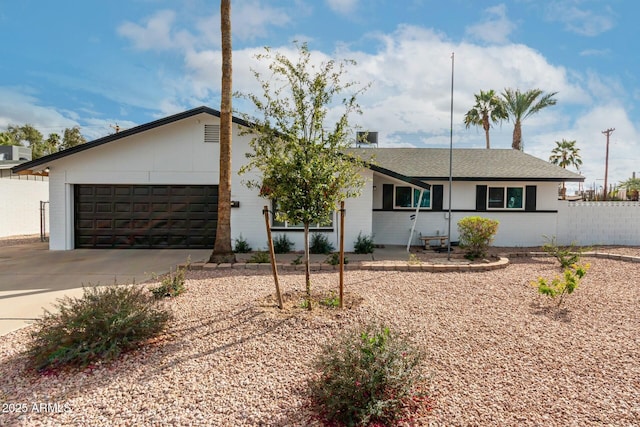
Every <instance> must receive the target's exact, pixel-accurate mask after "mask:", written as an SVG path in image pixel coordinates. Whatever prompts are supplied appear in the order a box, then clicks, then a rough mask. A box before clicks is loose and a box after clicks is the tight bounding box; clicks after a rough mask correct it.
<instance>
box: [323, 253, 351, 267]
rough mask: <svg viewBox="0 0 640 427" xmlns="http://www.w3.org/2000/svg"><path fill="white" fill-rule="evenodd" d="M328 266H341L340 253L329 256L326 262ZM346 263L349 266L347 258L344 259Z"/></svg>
mask: <svg viewBox="0 0 640 427" xmlns="http://www.w3.org/2000/svg"><path fill="white" fill-rule="evenodd" d="M325 262H326V263H327V264H330V265H339V264H340V253H339V252H334V253H332V254H331V255H329V256H328V257H327V259H326V261H325ZM344 263H345V264H349V260H348V259H347V257H344Z"/></svg>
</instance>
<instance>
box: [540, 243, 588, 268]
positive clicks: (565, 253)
mask: <svg viewBox="0 0 640 427" xmlns="http://www.w3.org/2000/svg"><path fill="white" fill-rule="evenodd" d="M545 238H546V239H547V243H545V244H544V245H542V250H543V251H545V252H546V253H547V254H549V255H551V256H553V257H555V258H556V259H557V260H558V262H559V263H560V268H562V269H567V268H569V267H571V266H572V265H574V264H577V263H579V262H580V258H581V257H582V253H583V252H584V251H585V249H582V248H580V247H578V246H576V245H575V243H571V244H570V245H568V246H558V244H557V243H556V237H555V236H553V237H551V238H548V237H545Z"/></svg>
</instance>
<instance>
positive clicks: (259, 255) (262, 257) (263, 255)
mask: <svg viewBox="0 0 640 427" xmlns="http://www.w3.org/2000/svg"><path fill="white" fill-rule="evenodd" d="M247 262H251V263H256V264H266V263H268V262H271V257H270V256H269V253H268V252H265V251H258V252H255V253H254V254H253V255H251V258H249V259H248V260H247Z"/></svg>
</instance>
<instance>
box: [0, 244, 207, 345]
mask: <svg viewBox="0 0 640 427" xmlns="http://www.w3.org/2000/svg"><path fill="white" fill-rule="evenodd" d="M209 255H211V249H162V250H145V249H135V250H133V249H130V250H123V249H106V250H105V249H99V250H96V249H76V250H73V251H49V249H48V243H47V242H38V243H26V244H18V245H10V246H2V247H0V335H4V334H6V333H8V332H11V331H13V330H16V329H18V328H21V327H23V326H25V325H27V324H29V323H31V322H33V320H34V319H36V318H38V317H40V316H41V315H42V313H43V310H44V309H45V308H46V309H51V308H52V307H53V303H55V302H56V300H57V299H58V298H61V297H62V296H64V295H69V296H79V295H82V286H83V285H96V284H100V285H107V284H113V283H114V281H117V283H119V284H125V283H133V282H134V281H135V282H136V283H142V282H144V281H146V280H148V279H150V278H152V276H153V275H154V274H157V275H159V274H163V273H166V272H168V271H169V269H174V268H175V266H176V265H178V264H180V263H183V262H185V261H186V260H187V259H188V258H190V259H191V261H192V262H198V261H203V260H206V259H208V258H209Z"/></svg>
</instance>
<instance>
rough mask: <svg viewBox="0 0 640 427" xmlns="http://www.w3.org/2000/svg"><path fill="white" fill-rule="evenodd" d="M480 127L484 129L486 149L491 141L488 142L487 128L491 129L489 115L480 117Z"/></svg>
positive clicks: (489, 146)
mask: <svg viewBox="0 0 640 427" xmlns="http://www.w3.org/2000/svg"><path fill="white" fill-rule="evenodd" d="M482 127H483V129H484V137H485V140H486V141H487V149H489V148H491V143H490V142H489V129H491V123H489V116H488V115H485V116H484V117H483V118H482Z"/></svg>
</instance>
